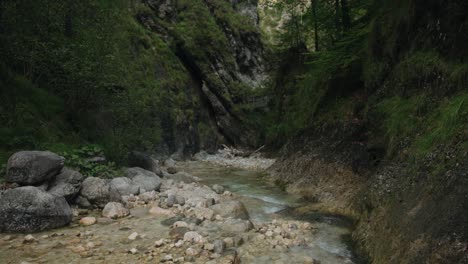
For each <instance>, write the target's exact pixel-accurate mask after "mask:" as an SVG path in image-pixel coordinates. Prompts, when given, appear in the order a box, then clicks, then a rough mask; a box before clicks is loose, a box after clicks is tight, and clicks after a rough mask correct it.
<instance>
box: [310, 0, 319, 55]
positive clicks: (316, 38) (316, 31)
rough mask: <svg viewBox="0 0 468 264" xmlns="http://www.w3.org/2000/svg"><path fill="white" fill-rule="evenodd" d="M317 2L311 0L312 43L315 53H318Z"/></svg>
mask: <svg viewBox="0 0 468 264" xmlns="http://www.w3.org/2000/svg"><path fill="white" fill-rule="evenodd" d="M317 1H318V0H312V14H313V17H314V42H315V51H319V36H318V18H317V4H318V3H317Z"/></svg>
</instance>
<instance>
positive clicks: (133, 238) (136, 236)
mask: <svg viewBox="0 0 468 264" xmlns="http://www.w3.org/2000/svg"><path fill="white" fill-rule="evenodd" d="M137 238H139V235H138V233H137V232H133V233H132V234H130V235H129V236H128V239H129V240H136V239H137Z"/></svg>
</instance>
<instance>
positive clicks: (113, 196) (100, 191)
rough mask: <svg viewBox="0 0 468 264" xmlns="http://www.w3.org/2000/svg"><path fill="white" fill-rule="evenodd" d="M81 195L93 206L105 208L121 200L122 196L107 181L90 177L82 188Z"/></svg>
mask: <svg viewBox="0 0 468 264" xmlns="http://www.w3.org/2000/svg"><path fill="white" fill-rule="evenodd" d="M80 195H81V196H82V197H83V198H86V200H87V201H88V202H90V203H91V204H93V205H95V206H97V207H100V208H103V207H104V206H105V205H106V204H107V203H108V202H111V201H117V202H119V201H120V200H121V196H120V195H119V193H118V192H117V190H114V189H112V188H111V187H110V184H109V183H108V181H107V180H105V179H101V178H96V177H88V178H87V179H86V180H85V181H84V182H83V184H82V186H81V191H80Z"/></svg>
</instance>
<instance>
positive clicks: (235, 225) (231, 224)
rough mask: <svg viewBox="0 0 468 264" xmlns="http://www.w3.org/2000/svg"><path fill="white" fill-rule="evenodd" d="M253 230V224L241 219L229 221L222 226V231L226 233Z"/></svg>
mask: <svg viewBox="0 0 468 264" xmlns="http://www.w3.org/2000/svg"><path fill="white" fill-rule="evenodd" d="M252 228H253V225H252V222H250V221H249V220H241V219H227V220H226V221H225V222H224V223H222V224H221V229H223V230H224V231H226V232H232V233H244V232H248V231H249V230H250V229H252Z"/></svg>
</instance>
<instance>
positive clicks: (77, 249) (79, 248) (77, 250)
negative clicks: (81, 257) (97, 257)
mask: <svg viewBox="0 0 468 264" xmlns="http://www.w3.org/2000/svg"><path fill="white" fill-rule="evenodd" d="M71 251H72V252H73V253H78V254H79V253H82V252H85V251H86V248H84V247H83V246H82V245H78V246H76V247H72V248H71Z"/></svg>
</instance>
